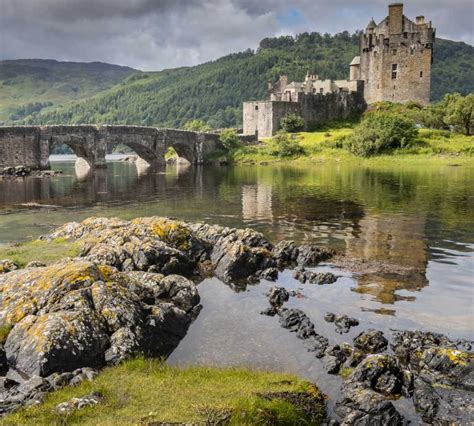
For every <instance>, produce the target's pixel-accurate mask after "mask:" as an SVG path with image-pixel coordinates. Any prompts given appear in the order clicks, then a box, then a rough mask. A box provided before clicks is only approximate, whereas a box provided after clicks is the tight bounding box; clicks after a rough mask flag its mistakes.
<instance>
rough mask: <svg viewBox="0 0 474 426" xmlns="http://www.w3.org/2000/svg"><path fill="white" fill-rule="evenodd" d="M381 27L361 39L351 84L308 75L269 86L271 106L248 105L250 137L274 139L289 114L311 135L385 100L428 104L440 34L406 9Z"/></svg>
mask: <svg viewBox="0 0 474 426" xmlns="http://www.w3.org/2000/svg"><path fill="white" fill-rule="evenodd" d="M388 9H389V14H388V16H387V17H386V18H385V19H384V20H383V21H382V22H380V23H379V24H378V25H377V24H376V23H375V22H374V20H373V19H372V20H371V21H370V22H369V24H368V26H367V28H366V30H365V32H363V33H362V35H361V41H360V55H359V56H356V57H355V58H354V59H353V60H352V62H351V64H350V65H349V80H320V79H319V77H318V76H317V75H311V74H309V73H308V74H307V75H306V78H305V81H304V82H291V83H289V82H288V77H287V76H280V79H279V81H278V82H277V83H276V84H272V83H269V87H268V97H267V100H265V101H254V102H244V105H243V121H244V134H257V135H258V136H259V137H270V136H272V135H274V134H275V133H276V132H277V131H278V130H279V129H280V121H281V119H282V118H283V117H285V116H286V115H287V114H297V115H299V116H301V117H302V118H303V119H304V121H305V130H310V129H311V128H313V127H315V126H317V125H320V124H323V123H325V122H328V121H331V120H338V119H345V118H348V117H350V116H351V115H353V114H354V113H356V112H360V111H363V110H364V109H365V108H366V107H367V105H370V104H372V103H374V102H380V101H391V102H401V103H403V102H408V101H415V102H419V103H422V104H427V103H429V101H430V81H431V64H432V61H433V43H434V40H435V29H434V28H433V27H432V25H431V22H429V23H426V22H425V18H424V17H423V16H418V17H417V18H416V22H413V21H411V20H410V19H408V18H407V17H406V16H405V15H404V14H403V4H402V3H394V4H391V5H390V6H389V8H388Z"/></svg>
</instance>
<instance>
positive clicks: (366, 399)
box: [334, 386, 408, 426]
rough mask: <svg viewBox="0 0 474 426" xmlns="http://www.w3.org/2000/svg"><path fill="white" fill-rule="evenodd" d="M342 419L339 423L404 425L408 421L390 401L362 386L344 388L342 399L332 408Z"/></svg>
mask: <svg viewBox="0 0 474 426" xmlns="http://www.w3.org/2000/svg"><path fill="white" fill-rule="evenodd" d="M334 411H335V412H336V414H337V415H339V416H340V417H341V419H342V421H341V425H374V426H375V425H389V426H398V425H406V424H408V422H407V421H406V420H405V419H404V418H403V416H402V415H401V414H400V413H399V412H398V411H397V410H396V409H395V407H394V405H393V404H392V402H390V401H389V400H387V399H386V398H385V397H383V396H382V395H380V394H378V393H377V392H374V391H372V390H371V389H367V388H364V387H357V386H351V387H348V388H346V389H345V391H344V393H343V399H342V400H341V401H339V402H338V403H337V404H336V407H335V409H334Z"/></svg>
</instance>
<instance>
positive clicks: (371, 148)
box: [347, 111, 418, 157]
mask: <svg viewBox="0 0 474 426" xmlns="http://www.w3.org/2000/svg"><path fill="white" fill-rule="evenodd" d="M417 134H418V130H417V128H416V126H415V123H414V121H413V120H410V119H408V118H405V117H403V116H400V115H398V114H395V113H392V112H386V111H373V112H370V113H368V114H366V115H365V117H364V118H363V119H362V121H361V122H360V124H359V125H358V126H357V127H356V128H355V129H354V133H353V135H352V136H351V137H350V138H349V139H348V143H347V146H348V148H349V150H350V151H351V152H352V153H354V154H356V155H360V156H362V157H369V156H371V155H378V154H382V153H384V152H387V151H390V150H392V149H395V148H404V147H407V146H409V145H410V144H411V143H412V142H413V141H414V140H415V139H416V136H417Z"/></svg>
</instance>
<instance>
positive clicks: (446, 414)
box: [391, 331, 474, 424]
mask: <svg viewBox="0 0 474 426" xmlns="http://www.w3.org/2000/svg"><path fill="white" fill-rule="evenodd" d="M391 346H392V348H393V350H394V352H395V354H396V355H397V357H398V358H399V359H400V361H401V362H402V363H403V364H404V365H405V366H406V367H407V368H409V369H410V371H411V373H412V374H413V376H414V377H415V379H414V389H413V402H414V405H415V408H416V409H417V411H418V412H419V413H420V415H421V416H422V418H423V420H424V421H426V422H428V423H432V422H437V423H440V424H467V423H469V422H470V421H471V420H472V418H474V408H473V407H474V392H473V390H474V354H473V353H472V352H469V351H467V350H465V349H464V348H466V347H470V345H469V343H467V342H453V341H451V340H450V339H448V338H447V337H446V336H443V335H441V334H436V333H430V332H421V331H397V332H395V333H394V336H393V342H392V345H391ZM460 348H462V349H460Z"/></svg>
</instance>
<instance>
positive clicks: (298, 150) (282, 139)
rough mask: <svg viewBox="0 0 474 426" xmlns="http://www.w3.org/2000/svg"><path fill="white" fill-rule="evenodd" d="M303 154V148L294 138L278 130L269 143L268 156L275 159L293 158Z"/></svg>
mask: <svg viewBox="0 0 474 426" xmlns="http://www.w3.org/2000/svg"><path fill="white" fill-rule="evenodd" d="M302 153H303V148H302V147H301V146H300V144H299V143H298V140H297V139H296V138H292V137H291V136H290V135H289V134H288V133H287V132H285V131H283V130H280V131H279V132H278V133H277V134H276V135H275V136H274V137H273V139H272V141H271V142H270V154H271V155H274V156H276V157H293V156H296V155H300V154H302Z"/></svg>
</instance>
